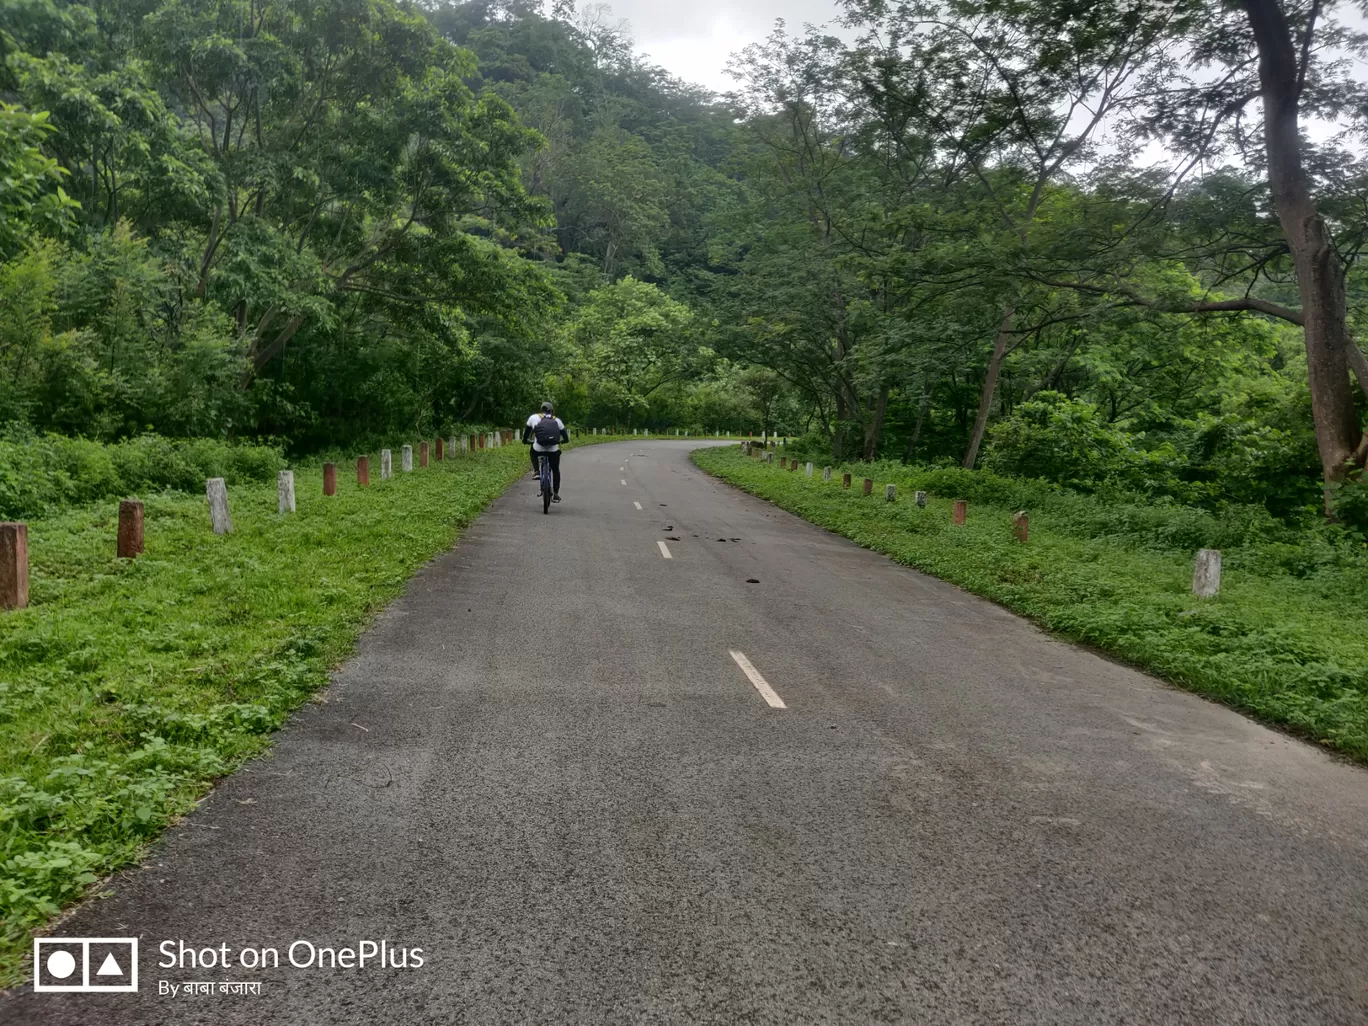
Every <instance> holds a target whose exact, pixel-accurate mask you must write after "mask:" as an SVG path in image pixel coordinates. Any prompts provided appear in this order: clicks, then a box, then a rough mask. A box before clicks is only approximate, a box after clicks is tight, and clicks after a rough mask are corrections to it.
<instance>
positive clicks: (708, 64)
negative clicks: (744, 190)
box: [609, 0, 837, 92]
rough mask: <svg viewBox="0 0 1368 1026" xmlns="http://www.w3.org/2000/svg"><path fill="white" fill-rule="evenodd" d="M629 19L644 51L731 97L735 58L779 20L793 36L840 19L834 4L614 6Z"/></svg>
mask: <svg viewBox="0 0 1368 1026" xmlns="http://www.w3.org/2000/svg"><path fill="white" fill-rule="evenodd" d="M609 6H610V7H612V9H613V14H614V16H615V17H618V18H625V19H626V20H627V21H628V22H629V23H630V24H631V28H632V37H633V38H634V39H635V40H636V47H637V49H638V50H639V51H641V52H644V53H646V54H648V55H649V56H650V59H651V61H652V62H653V63H655V64H659V65H660V66H661V67H663V68H665V69H667V70H668V71H670V72H672V73H673V74H675V75H678V76H679V77H680V78H682V79H684V80H685V81H687V82H694V83H696V84H698V85H701V86H707V87H709V88H711V89H715V90H716V91H718V92H725V91H726V90H728V89H731V88H733V87H734V86H735V83H734V82H732V80H731V79H730V78H728V77H727V76H726V74H725V73H724V72H723V71H722V69H723V68H724V67H725V66H726V64H727V61H728V59H729V58H730V57H731V55H732V54H733V53H736V52H737V51H739V50H741V49H743V48H744V47H745V46H747V45H748V44H750V43H754V42H758V41H759V40H761V39H764V38H765V37H766V36H768V35H769V34H770V31H771V29H773V28H774V22H775V19H777V18H783V19H784V20H785V21H786V22H787V23H788V26H789V29H790V31H792V30H795V29H799V28H801V27H802V25H803V23H804V22H812V23H813V24H815V25H820V24H824V23H826V22H829V21H831V20H833V19H834V18H835V17H836V13H837V11H836V4H835V2H834V0H748V2H746V3H738V2H736V0H685V2H682V3H681V2H666V3H662V2H661V0H609Z"/></svg>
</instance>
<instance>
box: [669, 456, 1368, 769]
mask: <svg viewBox="0 0 1368 1026" xmlns="http://www.w3.org/2000/svg"><path fill="white" fill-rule="evenodd" d="M693 459H694V462H695V463H697V464H698V465H699V466H700V467H702V468H703V469H704V470H706V471H708V472H709V473H711V474H713V475H715V476H717V477H720V478H721V479H723V480H725V481H727V482H729V483H731V484H733V485H736V486H737V487H739V488H742V489H744V490H746V491H748V492H750V493H752V494H754V495H757V496H759V497H761V498H764V499H768V500H769V501H771V502H773V503H775V504H776V505H778V506H780V507H782V508H783V509H786V510H788V511H789V512H791V513H795V514H797V515H798V516H800V517H803V518H804V519H805V520H809V521H811V522H812V523H814V524H818V525H820V526H822V527H825V528H827V529H828V530H831V531H834V532H836V533H837V534H841V535H844V536H845V537H847V538H850V539H851V540H852V541H855V542H857V543H858V544H860V545H862V546H864V547H865V548H869V549H874V550H875V551H878V552H882V553H884V554H886V555H888V556H891V557H892V558H893V559H895V560H897V561H898V562H900V563H904V564H906V565H908V566H912V567H916V568H917V569H918V570H923V571H925V572H927V573H930V574H934V575H935V576H937V577H940V578H943V579H944V580H947V581H950V582H952V583H954V584H957V585H959V586H960V587H963V588H965V589H966V590H968V591H972V592H974V593H975V594H978V595H982V596H984V597H986V598H989V599H992V600H994V601H995V602H998V603H1000V604H1002V605H1004V606H1006V607H1007V608H1009V609H1012V610H1014V611H1016V612H1018V613H1021V614H1024V615H1025V616H1027V617H1029V618H1030V619H1032V620H1034V621H1035V622H1037V623H1039V624H1041V625H1042V626H1044V627H1046V628H1048V629H1049V630H1051V631H1054V632H1056V633H1058V634H1061V635H1063V636H1064V637H1067V638H1072V639H1075V640H1077V641H1082V642H1086V643H1088V644H1090V645H1093V646H1096V647H1097V648H1099V649H1101V650H1103V651H1106V652H1109V653H1111V654H1113V655H1115V656H1118V657H1120V658H1121V659H1124V660H1126V661H1127V662H1130V663H1133V664H1135V665H1137V666H1140V667H1143V668H1145V669H1148V670H1150V671H1152V672H1153V673H1155V674H1157V675H1158V676H1160V677H1163V678H1164V679H1165V680H1168V681H1171V682H1172V683H1174V684H1177V685H1180V686H1182V687H1185V688H1188V689H1190V690H1192V691H1196V692H1198V693H1200V694H1203V695H1207V696H1208V697H1211V698H1214V699H1217V700H1219V701H1221V702H1225V703H1226V704H1228V705H1231V706H1233V707H1235V708H1237V709H1241V710H1243V711H1245V712H1248V713H1252V714H1254V715H1255V716H1257V717H1259V718H1261V719H1263V720H1265V721H1267V722H1270V723H1275V724H1280V725H1283V726H1286V727H1290V728H1292V729H1293V730H1295V731H1297V732H1299V733H1301V734H1302V735H1304V736H1307V737H1310V738H1314V739H1315V740H1317V741H1320V742H1321V743H1323V744H1325V745H1327V746H1331V747H1333V748H1336V749H1338V750H1339V751H1342V752H1344V753H1346V754H1348V755H1350V756H1352V757H1354V758H1355V759H1358V760H1359V761H1362V762H1368V608H1365V606H1364V604H1363V601H1362V596H1363V595H1364V594H1365V593H1366V592H1368V574H1365V572H1364V570H1365V566H1366V565H1368V563H1366V562H1365V560H1364V558H1363V553H1362V552H1361V551H1357V550H1355V549H1352V548H1348V547H1343V546H1339V547H1333V548H1330V549H1327V543H1325V542H1324V541H1322V540H1319V539H1317V538H1314V537H1308V538H1307V539H1306V540H1305V542H1304V543H1303V544H1301V545H1297V544H1292V543H1289V542H1288V541H1286V540H1278V541H1274V542H1268V541H1260V542H1257V543H1255V542H1250V543H1247V544H1245V545H1244V546H1242V547H1240V548H1237V549H1234V550H1231V551H1228V552H1226V553H1224V556H1225V560H1224V561H1225V570H1224V574H1223V580H1222V584H1221V593H1220V596H1219V597H1218V598H1216V599H1210V600H1202V599H1197V598H1195V597H1194V596H1193V595H1192V593H1191V585H1192V563H1193V555H1194V553H1193V552H1192V550H1191V549H1176V548H1165V547H1164V545H1163V543H1162V542H1156V540H1155V539H1156V538H1161V539H1162V538H1163V537H1165V535H1164V532H1163V531H1162V530H1159V529H1158V528H1154V521H1155V518H1162V517H1163V516H1164V515H1165V514H1164V511H1163V510H1162V509H1160V510H1150V511H1147V515H1148V516H1149V517H1150V518H1151V521H1150V522H1149V523H1148V524H1147V529H1146V530H1139V529H1135V528H1134V524H1135V518H1134V517H1133V516H1131V515H1130V511H1122V512H1121V513H1117V512H1116V511H1115V510H1112V511H1108V510H1105V509H1102V508H1101V506H1100V500H1089V499H1086V498H1084V497H1081V496H1070V497H1061V499H1060V500H1059V502H1058V503H1057V504H1055V505H1053V506H1052V505H1051V504H1050V503H1049V501H1046V502H1044V506H1045V508H1043V509H1031V510H1029V513H1030V515H1031V524H1030V541H1029V543H1028V544H1026V545H1022V544H1020V543H1018V542H1016V541H1015V540H1014V538H1013V537H1012V533H1011V514H1012V512H1013V511H1014V510H1013V509H1012V508H1011V507H1008V506H999V505H994V504H992V503H983V502H971V503H970V505H969V510H968V522H967V523H966V525H965V526H963V527H955V526H953V525H952V522H951V512H952V506H953V502H954V500H955V499H956V498H959V497H960V496H958V495H944V494H942V495H936V494H934V493H933V494H932V495H931V496H930V498H929V500H928V503H927V506H926V507H925V508H924V509H922V508H918V507H917V506H916V505H915V504H914V503H913V502H912V490H913V489H914V488H922V489H925V488H926V482H927V481H928V480H934V479H935V475H934V473H933V474H922V475H919V474H918V473H917V472H915V471H911V470H901V469H894V468H892V467H890V466H888V465H882V466H880V467H878V469H875V470H872V471H869V470H867V468H861V467H854V468H846V469H851V470H853V472H854V478H855V481H854V485H853V486H852V488H851V489H849V490H845V489H843V488H842V487H841V483H840V471H839V470H838V471H837V472H836V473H835V474H834V475H833V480H832V481H831V482H830V483H824V482H823V481H822V479H821V470H820V465H819V467H818V469H817V470H816V472H815V473H814V476H813V478H812V479H810V480H809V479H808V478H807V477H806V476H805V474H804V473H803V471H798V472H796V473H795V472H789V471H786V470H781V469H779V465H778V462H777V460H778V457H776V462H775V463H773V464H767V463H764V462H762V461H761V460H758V459H751V458H747V457H745V456H742V455H741V454H740V452H739V450H738V449H736V448H726V449H700V450H697V451H696V452H694V454H693ZM874 475H878V479H877V486H876V487H875V489H874V495H873V496H871V497H868V498H865V497H864V496H863V495H862V494H861V488H860V480H861V478H863V477H865V476H874ZM885 483H895V484H897V485H898V498H897V501H896V502H892V503H889V502H885V501H884V498H883V490H884V489H883V486H884V484H885ZM928 490H929V489H928ZM1088 505H1092V506H1094V507H1096V508H1095V509H1093V510H1092V514H1091V515H1089V513H1088V510H1087V509H1086V507H1087V506H1088ZM1018 508H1019V507H1018ZM1122 514H1125V515H1122ZM1185 516H1188V511H1186V510H1183V509H1177V510H1174V511H1173V512H1172V518H1174V519H1177V518H1182V517H1185ZM1108 525H1111V526H1108ZM1128 525H1129V527H1130V529H1128ZM1159 526H1160V527H1162V526H1163V525H1159ZM1150 528H1153V529H1150ZM1213 529H1214V528H1213Z"/></svg>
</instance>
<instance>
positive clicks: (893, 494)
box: [884, 485, 898, 502]
mask: <svg viewBox="0 0 1368 1026" xmlns="http://www.w3.org/2000/svg"><path fill="white" fill-rule="evenodd" d="M897 497H898V486H897V485H884V501H885V502H893V501H894V500H895V499H897Z"/></svg>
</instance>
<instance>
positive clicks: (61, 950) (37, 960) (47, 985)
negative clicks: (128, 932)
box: [33, 937, 138, 994]
mask: <svg viewBox="0 0 1368 1026" xmlns="http://www.w3.org/2000/svg"><path fill="white" fill-rule="evenodd" d="M33 989H34V990H36V991H37V992H38V993H40V994H55V993H65V992H71V991H79V992H84V993H87V994H109V993H117V992H120V991H136V990H137V989H138V938H136V937H35V938H33Z"/></svg>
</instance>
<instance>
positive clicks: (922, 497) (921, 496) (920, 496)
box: [912, 492, 926, 506]
mask: <svg viewBox="0 0 1368 1026" xmlns="http://www.w3.org/2000/svg"><path fill="white" fill-rule="evenodd" d="M912 501H913V502H915V503H916V504H917V505H918V506H925V505H926V493H925V492H918V493H917V494H916V495H914V496H913V497H912Z"/></svg>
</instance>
